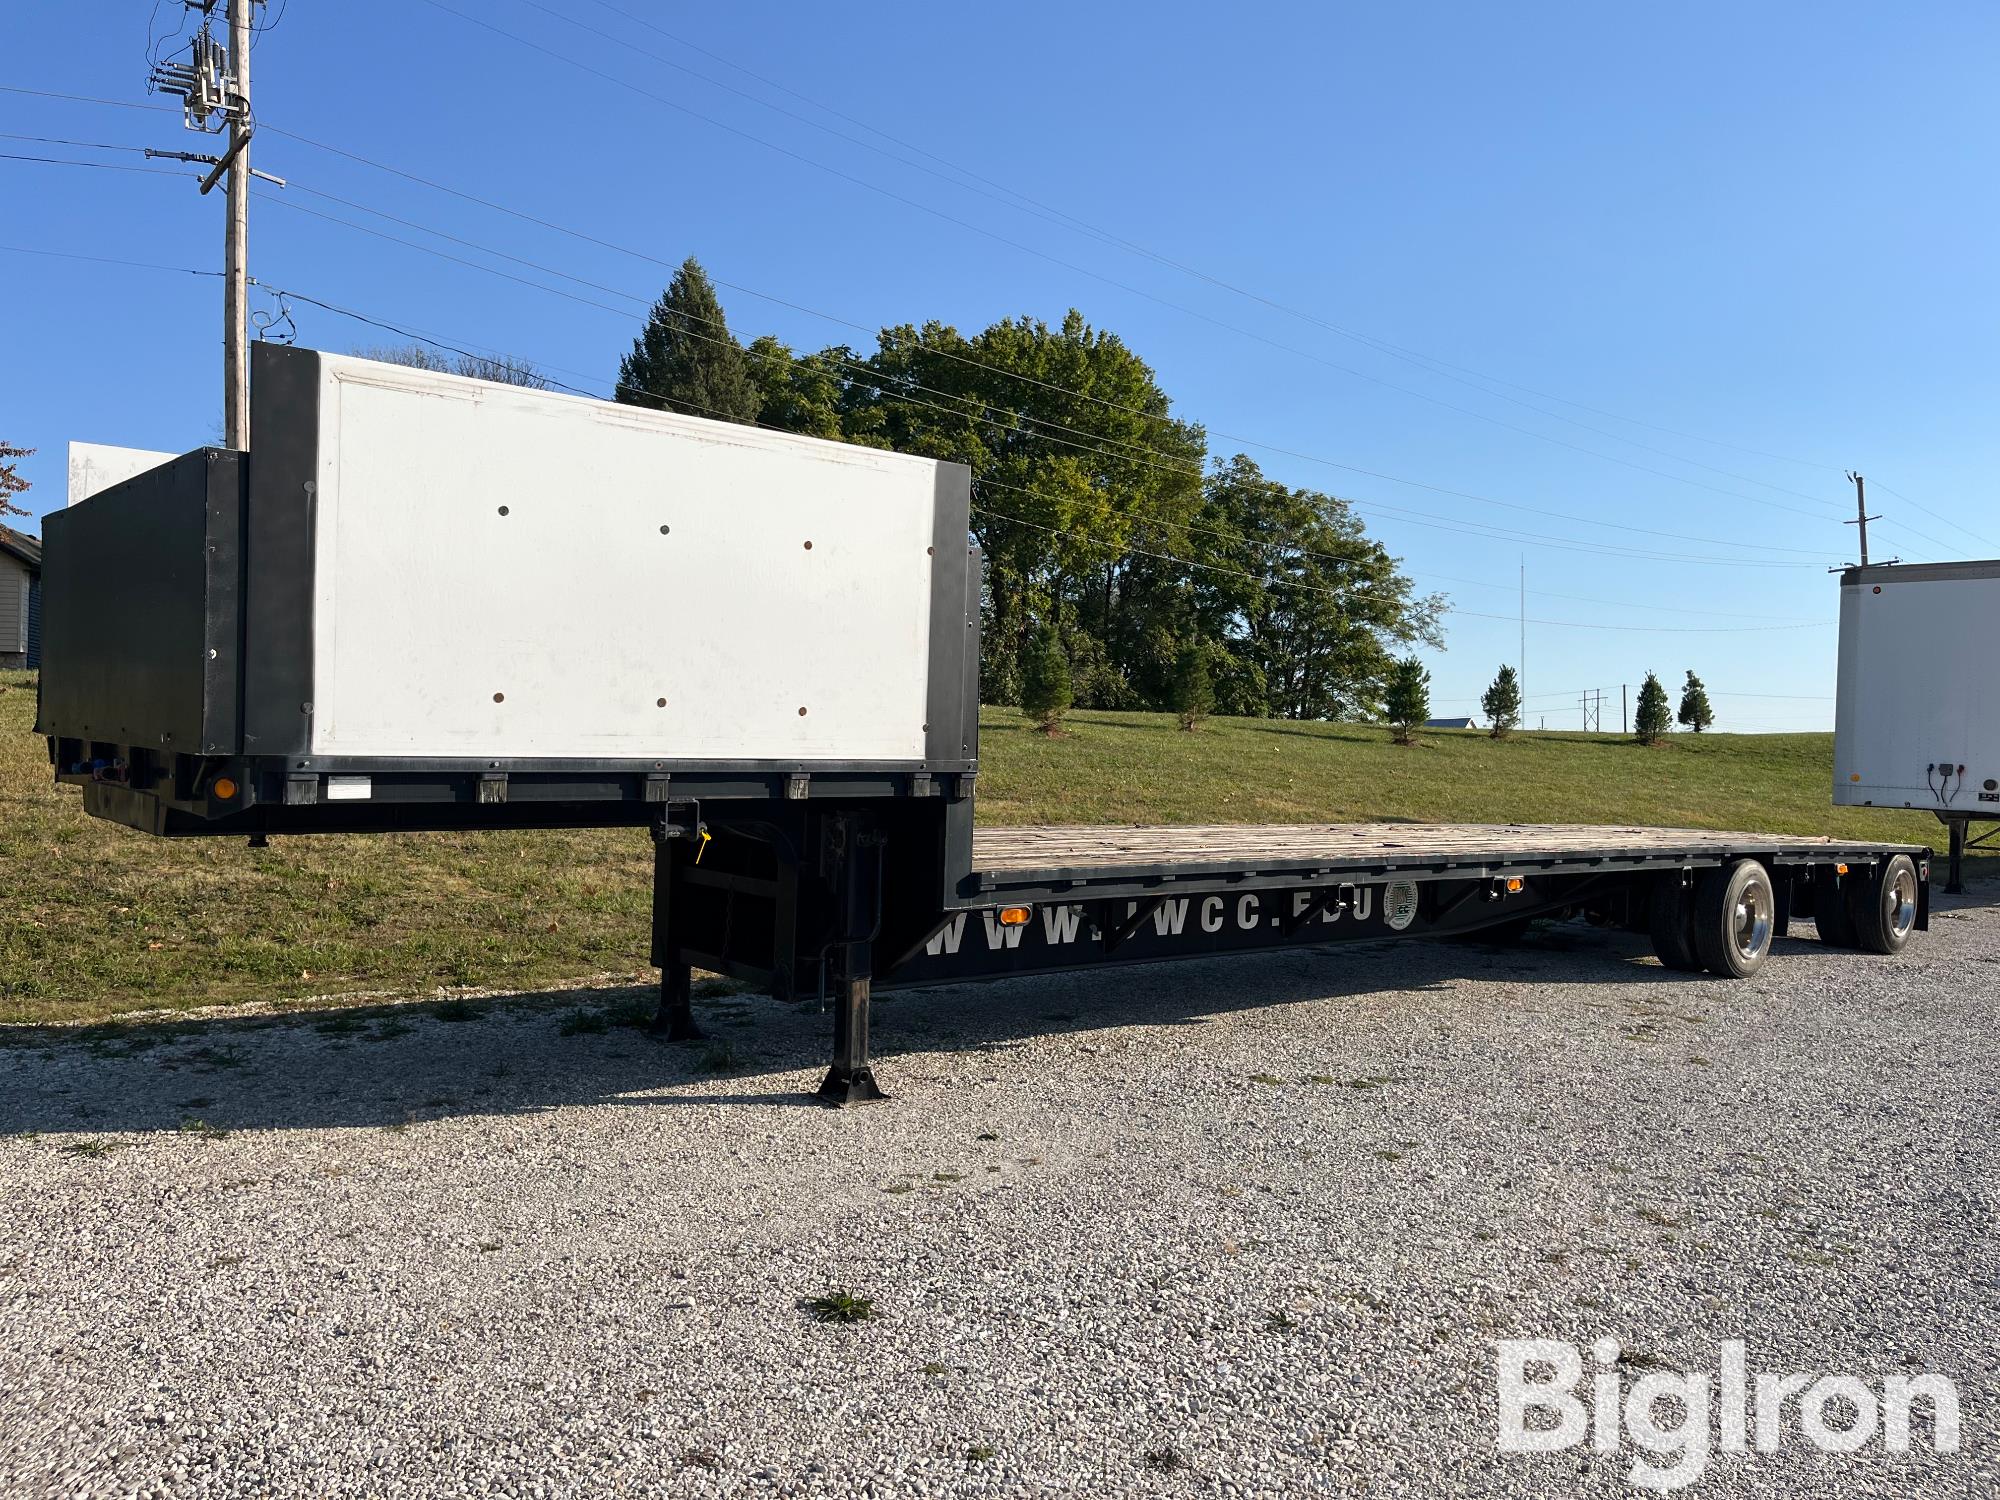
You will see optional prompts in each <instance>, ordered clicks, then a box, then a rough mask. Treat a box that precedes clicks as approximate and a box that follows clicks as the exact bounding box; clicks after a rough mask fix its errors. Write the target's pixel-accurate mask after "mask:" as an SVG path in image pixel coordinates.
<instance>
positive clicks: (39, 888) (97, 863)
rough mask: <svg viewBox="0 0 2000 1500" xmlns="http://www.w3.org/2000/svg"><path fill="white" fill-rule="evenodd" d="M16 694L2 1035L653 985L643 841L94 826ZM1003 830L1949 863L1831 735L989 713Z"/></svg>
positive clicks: (0, 776) (597, 835)
mask: <svg viewBox="0 0 2000 1500" xmlns="http://www.w3.org/2000/svg"><path fill="white" fill-rule="evenodd" d="M34 699H35V694H34V679H33V678H32V677H30V676H28V675H26V674H23V673H18V672H15V673H0V1022H47V1021H96V1020H102V1019H104V1018H105V1017H108V1016H114V1015H118V1014H120V1013H123V1012H129V1011H134V1010H145V1009H170V1010H182V1009H188V1008H192V1007H195V1006H201V1005H213V1004H219V1003H231V1002H237V1001H244V1000H268V1001H279V1002H285V1001H298V1000H303V999H307V998H309V997H316V996H327V995H334V996H354V995H362V994H371V995H385V996H393V995H426V994H430V993H432V992H433V991H435V990H436V989H438V988H439V987H440V986H444V987H451V986H459V985H480V986H493V987H504V988H531V987H535V986H540V985H550V984H556V983H561V982H564V981H582V980H589V979H626V980H629V979H636V978H638V977H640V976H642V975H644V974H645V973H646V972H647V971H646V970H645V969H644V968H643V964H644V959H645V955H646V946H647V933H646V922H647V911H648V906H649V900H650V883H651V879H650V872H651V868H652V850H651V845H650V843H649V841H648V839H647V837H646V835H645V834H644V833H643V832H641V831H639V830H636V829H625V830H616V831H609V832H584V833H528V834H477V835H473V834H401V835H393V836H376V837H351V836H340V837H323V838H280V839H276V840H274V841H273V842H272V844H271V847H270V848H268V849H262V850H252V849H249V848H247V847H246V846H245V842H244V841H243V840H242V839H222V840H168V839H153V838H148V837H146V836H144V835H142V834H138V833H133V832H130V831H129V830H126V829H123V828H118V827H115V826H112V825H110V824H107V823H101V822H98V821H96V820H93V819H90V818H86V817H85V816H84V814H83V805H82V797H81V795H80V794H79V793H78V792H76V791H75V790H73V789H71V788H66V787H65V788H59V787H56V786H55V785H53V784H52V782H51V781H50V776H49V766H48V759H47V754H46V751H45V749H44V746H43V742H42V741H41V740H40V739H38V738H36V737H35V736H34V734H33V733H32V732H31V729H32V725H33V723H34ZM980 736H981V739H980V749H981V752H982V762H981V771H980V778H979V816H980V820H981V821H982V822H984V823H992V824H1007V823H1048V822H1078V823H1091V822H1112V823H1134V822H1179V823H1185V822H1252V823H1254V822H1311V821H1363V820H1367V819H1371V818H1387V819H1406V820H1408V819H1416V820H1426V821H1428V820H1440V821H1446V820H1449V821H1461V822H1507V821H1510V820H1514V821H1535V822H1573V823H1607V822H1631V823H1656V824H1680V825H1687V826H1694V827H1709V828H1743V829H1757V830H1769V831H1773V832H1784V833H1828V832H1832V833H1843V834H1851V835H1854V836H1856V837H1860V838H1871V839H1887V840H1907V841H1909V842H1913V843H1930V844H1940V843H1942V839H1941V836H1940V833H1941V831H1940V829H1939V828H1938V825H1937V823H1936V822H1935V821H1934V820H1932V819H1930V818H1928V817H1925V816H1922V815H1919V814H1914V813H1888V812H1882V813H1876V812H1870V811H1868V810H1866V809H1837V808H1834V807H1832V806H1830V805H1829V801H1828V799H1829V797H1830V795H1831V793H1830V787H1831V780H1832V774H1833V773H1832V736H1830V735H1824V734H1797V735H1704V736H1702V737H1700V738H1699V739H1696V738H1694V737H1691V736H1680V737H1677V738H1676V739H1675V740H1674V741H1673V742H1672V743H1671V744H1669V745H1667V746H1664V747H1662V748H1660V749H1657V750H1646V749H1642V748H1640V747H1638V746H1636V745H1633V744H1630V743H1627V742H1623V741H1620V740H1618V739H1617V738H1615V737H1611V736H1601V735H1581V734H1527V735H1522V736H1520V737H1519V738H1516V739H1512V740H1508V741H1493V740H1489V739H1487V738H1486V737H1485V736H1484V735H1480V734H1475V733H1460V732H1446V733H1439V734H1432V735H1426V736H1425V740H1424V743H1423V744H1422V745H1419V746H1417V747H1415V748H1402V747H1398V746H1395V745H1391V744H1390V743H1389V742H1388V737H1387V735H1386V733H1385V732H1383V731H1381V730H1378V729H1374V728H1369V727H1365V726H1354V725H1337V724H1286V723H1274V722H1271V721H1267V720H1255V719H1215V720H1211V721H1209V722H1208V723H1207V724H1205V725H1204V726H1203V727H1202V728H1201V729H1200V730H1198V731H1196V732H1195V733H1192V734H1189V733H1183V732H1182V731H1181V730H1180V729H1179V728H1178V726H1177V725H1176V724H1175V722H1174V720H1173V719H1172V718H1171V717H1170V716H1167V715H1160V714H1123V713H1120V714H1109V713H1107V714H1097V713H1079V714H1076V715H1074V716H1073V721H1072V730H1071V732H1070V733H1069V734H1068V735H1066V736H1064V737H1062V738H1059V739H1050V738H1047V737H1046V736H1043V735H1042V734H1040V733H1038V732H1036V731H1035V730H1034V729H1033V728H1031V727H1030V726H1029V725H1028V724H1027V723H1026V722H1025V721H1024V720H1022V719H1021V717H1020V716H1019V715H1018V714H1016V713H1014V712H1012V711H1011V710H1007V709H997V708H989V709H987V710H985V712H984V713H983V714H982V715H981V727H980Z"/></svg>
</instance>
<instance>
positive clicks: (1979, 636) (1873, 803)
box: [1833, 561, 2000, 818]
mask: <svg viewBox="0 0 2000 1500" xmlns="http://www.w3.org/2000/svg"><path fill="white" fill-rule="evenodd" d="M1833 763H1834V769H1833V800H1834V801H1835V802H1836V803H1839V804H1842V805H1845V806H1850V807H1853V806H1860V807H1914V808H1922V809H1925V810H1928V811H1931V812H1937V813H1941V814H1944V815H1946V816H1949V817H1954V818H1957V817H2000V561H1996V562H1962V563H1923V564H1913V565H1908V566H1904V565H1897V566H1893V567H1872V568H1850V569H1848V570H1847V572H1846V573H1844V574H1842V575H1841V583H1840V686H1839V698H1838V701H1837V705H1836V714H1835V719H1834V737H1833Z"/></svg>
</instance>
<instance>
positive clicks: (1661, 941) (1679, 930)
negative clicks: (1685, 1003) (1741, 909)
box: [1647, 875, 1701, 974]
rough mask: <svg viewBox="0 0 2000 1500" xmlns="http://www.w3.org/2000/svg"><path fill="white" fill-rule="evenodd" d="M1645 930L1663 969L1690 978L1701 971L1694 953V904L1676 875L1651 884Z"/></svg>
mask: <svg viewBox="0 0 2000 1500" xmlns="http://www.w3.org/2000/svg"><path fill="white" fill-rule="evenodd" d="M1647 929H1648V931H1649V932H1650V933H1651V934H1652V938H1653V952H1654V953H1655V954H1656V955H1658V957H1659V960H1660V962H1661V963H1662V964H1664V965H1665V966H1666V967H1667V968H1669V969H1678V970H1679V971H1680V972H1681V973H1683V974H1692V973H1694V972H1695V971H1696V970H1697V969H1699V968H1700V967H1701V959H1700V957H1699V956H1698V955H1697V954H1696V953H1695V951H1694V904H1693V903H1692V902H1691V901H1689V900H1688V893H1687V891H1686V890H1685V889H1684V888H1683V887H1682V885H1681V882H1680V877H1679V876H1678V875H1662V876H1660V877H1659V878H1658V879H1656V880H1655V881H1654V882H1653V894H1652V897H1651V900H1650V902H1649V904H1648V911H1647Z"/></svg>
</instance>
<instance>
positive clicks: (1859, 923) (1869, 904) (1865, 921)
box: [1847, 854, 1917, 953]
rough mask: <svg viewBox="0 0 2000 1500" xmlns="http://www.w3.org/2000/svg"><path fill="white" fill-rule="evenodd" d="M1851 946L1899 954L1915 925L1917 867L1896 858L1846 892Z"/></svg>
mask: <svg viewBox="0 0 2000 1500" xmlns="http://www.w3.org/2000/svg"><path fill="white" fill-rule="evenodd" d="M1847 916H1848V923H1849V925H1850V927H1851V928H1852V930H1853V933H1854V946H1855V947H1857V948H1860V949H1862V950H1864V951H1866V952H1869V953H1901V952H1902V951H1903V947H1904V945H1905V944H1907V943H1908V942H1909V941H1910V933H1911V931H1912V929H1914V928H1915V927H1916V925H1917V866H1916V863H1915V861H1913V860H1912V859H1911V858H1910V856H1909V855H1907V854H1898V855H1897V856H1896V857H1895V858H1894V859H1891V860H1888V861H1886V862H1885V863H1884V864H1883V865H1882V866H1881V867H1880V868H1878V869H1877V870H1875V871H1874V872H1873V873H1872V874H1871V875H1870V876H1869V878H1868V879H1866V880H1856V881H1853V882H1852V883H1851V884H1849V886H1848V888H1847Z"/></svg>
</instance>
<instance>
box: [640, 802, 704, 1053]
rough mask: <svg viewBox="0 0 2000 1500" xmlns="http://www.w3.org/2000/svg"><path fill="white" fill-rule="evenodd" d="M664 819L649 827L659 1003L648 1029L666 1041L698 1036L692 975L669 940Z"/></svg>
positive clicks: (669, 864)
mask: <svg viewBox="0 0 2000 1500" xmlns="http://www.w3.org/2000/svg"><path fill="white" fill-rule="evenodd" d="M677 842H678V840H675V839H671V838H668V837H667V827H666V824H665V823H660V824H657V825H656V826H655V827H654V829H653V962H654V963H655V964H657V965H659V969H660V1005H659V1009H658V1010H656V1011H655V1012H654V1013H653V1025H652V1032H653V1035H654V1036H663V1037H665V1038H666V1039H667V1040H668V1041H670V1042H694V1041H699V1040H701V1028H700V1027H699V1026H697V1025H695V1024H694V998H693V975H692V974H691V973H690V971H689V968H688V965H686V964H685V963H683V962H681V959H680V954H679V952H678V951H677V950H676V949H675V947H674V942H673V902H674V858H675V853H674V846H675V844H676V843H677Z"/></svg>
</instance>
